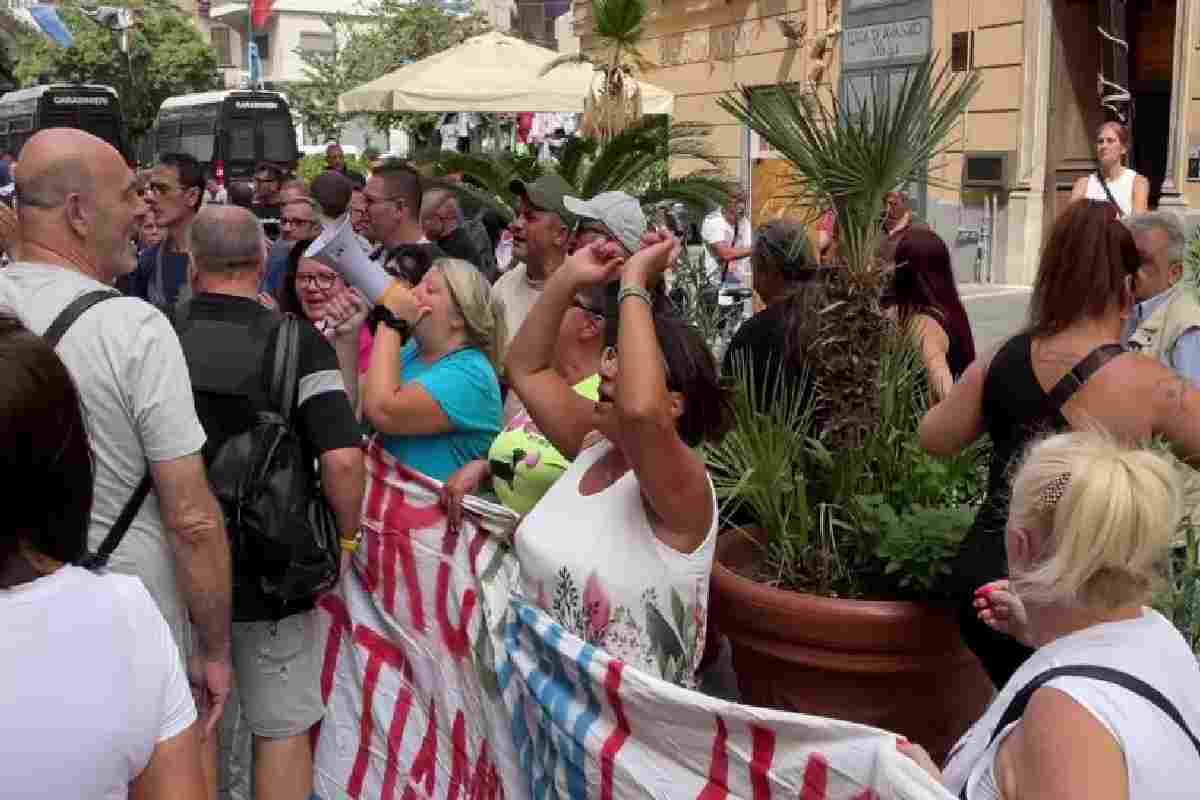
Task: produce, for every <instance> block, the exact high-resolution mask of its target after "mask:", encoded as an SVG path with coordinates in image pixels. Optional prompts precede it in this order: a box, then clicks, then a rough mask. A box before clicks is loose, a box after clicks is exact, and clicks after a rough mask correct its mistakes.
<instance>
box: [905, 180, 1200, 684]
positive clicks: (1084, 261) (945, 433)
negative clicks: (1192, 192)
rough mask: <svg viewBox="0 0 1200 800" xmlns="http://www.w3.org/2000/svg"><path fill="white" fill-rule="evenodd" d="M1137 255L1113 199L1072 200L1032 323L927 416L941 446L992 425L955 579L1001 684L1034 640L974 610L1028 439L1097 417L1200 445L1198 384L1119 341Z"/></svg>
mask: <svg viewBox="0 0 1200 800" xmlns="http://www.w3.org/2000/svg"><path fill="white" fill-rule="evenodd" d="M1140 264H1141V258H1140V256H1139V255H1138V251H1137V247H1136V246H1135V245H1134V241H1133V236H1132V235H1131V234H1130V232H1129V230H1128V229H1127V228H1126V227H1125V226H1124V225H1122V224H1121V223H1120V222H1119V221H1117V219H1116V209H1115V208H1114V207H1113V206H1112V205H1111V204H1110V203H1108V202H1107V201H1103V202H1100V201H1089V200H1080V201H1076V202H1074V203H1072V204H1071V205H1070V206H1068V207H1067V210H1066V211H1065V212H1064V213H1063V214H1062V216H1060V217H1059V218H1058V221H1057V222H1056V223H1055V225H1054V228H1053V230H1052V231H1051V233H1050V238H1049V240H1048V241H1047V242H1046V246H1045V248H1044V249H1043V251H1042V258H1041V264H1040V265H1039V267H1038V274H1037V279H1036V281H1035V283H1034V287H1033V296H1032V298H1031V299H1030V306H1029V324H1028V325H1027V327H1026V328H1025V330H1024V331H1022V332H1021V333H1019V334H1017V335H1016V336H1014V337H1012V338H1011V339H1009V340H1008V341H1007V342H1005V343H1004V344H1003V345H1001V347H1000V348H999V350H998V351H997V352H995V353H993V354H989V355H987V356H984V357H982V358H977V359H976V360H975V361H974V362H973V363H972V364H971V366H969V367H968V368H967V370H966V372H964V373H963V376H962V379H961V380H960V381H959V382H958V383H956V384H955V385H954V388H953V389H951V391H950V394H949V396H948V397H946V399H945V400H943V401H942V402H940V403H939V404H937V405H936V406H934V407H933V408H932V409H930V410H929V412H928V413H927V414H926V415H925V418H924V419H923V420H922V421H921V429H920V436H921V446H922V447H924V448H925V449H926V450H927V451H929V452H930V453H933V454H934V455H942V456H949V455H952V454H955V453H959V452H961V451H962V450H963V449H965V448H966V447H967V446H968V445H970V444H971V443H972V442H974V441H975V440H977V439H978V438H980V437H981V436H983V435H984V434H985V433H987V434H988V435H989V436H990V437H991V441H992V456H991V464H990V467H989V476H988V489H987V496H986V497H985V499H984V502H983V506H982V507H981V508H980V510H979V513H978V515H977V516H976V518H975V523H974V524H973V525H972V527H971V530H970V532H969V533H968V534H967V538H966V540H965V541H964V542H963V544H962V547H961V549H960V551H959V555H958V557H957V558H956V560H955V562H954V564H953V575H952V578H951V585H950V586H949V589H950V592H951V595H952V600H953V602H954V606H955V609H956V611H957V613H958V621H959V626H960V629H961V630H962V634H963V639H964V641H965V642H966V643H967V645H968V646H969V647H970V648H971V649H972V650H973V651H974V652H975V654H976V655H977V656H978V657H979V659H980V661H981V662H982V663H983V666H984V668H985V669H986V670H987V672H988V675H989V676H990V677H991V679H992V682H993V683H994V684H995V685H996V687H997V688H1000V687H1002V686H1004V684H1005V683H1006V682H1007V681H1008V679H1009V678H1010V677H1011V676H1012V674H1013V672H1014V671H1016V670H1017V668H1018V667H1020V666H1021V664H1022V663H1023V662H1024V661H1025V659H1027V658H1028V657H1029V655H1030V652H1031V650H1030V649H1029V648H1028V647H1027V646H1025V645H1023V644H1021V643H1020V642H1017V641H1016V640H1014V639H1012V638H1010V637H1008V636H1005V635H1004V634H1002V633H999V632H997V631H995V630H992V629H991V628H990V627H988V626H987V625H985V624H983V623H982V622H981V621H980V620H979V619H978V618H977V616H976V609H975V607H974V600H975V592H976V590H977V589H978V588H979V587H981V586H983V585H984V584H987V583H990V582H992V581H995V580H998V579H1002V578H1004V577H1005V576H1006V572H1007V567H1006V565H1005V553H1004V531H1005V525H1006V520H1007V518H1008V506H1009V495H1010V490H1011V485H1012V484H1011V481H1012V467H1013V465H1014V463H1015V460H1016V459H1017V458H1018V457H1019V456H1020V454H1021V453H1022V452H1023V451H1024V450H1025V449H1026V448H1027V447H1028V446H1029V444H1030V442H1032V441H1033V439H1035V438H1036V437H1038V436H1040V435H1042V434H1045V433H1050V432H1065V431H1070V430H1087V429H1093V428H1100V429H1103V430H1106V431H1108V432H1109V433H1111V434H1112V435H1114V436H1115V437H1117V438H1118V439H1119V440H1120V441H1123V442H1126V443H1140V442H1145V441H1148V440H1150V439H1151V438H1152V437H1155V436H1161V437H1163V438H1164V439H1166V440H1167V442H1168V443H1170V445H1171V446H1172V448H1173V449H1174V450H1175V451H1176V453H1177V454H1178V455H1179V456H1181V457H1184V458H1187V459H1189V460H1191V459H1195V458H1197V457H1200V392H1197V391H1196V390H1195V389H1193V388H1192V386H1191V384H1190V383H1189V382H1188V381H1187V380H1186V379H1184V378H1181V377H1180V376H1179V375H1177V374H1176V373H1174V372H1173V371H1171V370H1170V369H1168V368H1167V367H1165V366H1163V365H1162V364H1160V363H1159V362H1158V361H1156V360H1155V359H1153V358H1150V357H1149V356H1145V355H1141V354H1139V353H1132V352H1129V351H1127V350H1125V349H1124V347H1123V346H1122V345H1121V332H1122V327H1123V320H1124V318H1125V317H1126V316H1127V315H1128V314H1129V312H1130V308H1131V306H1132V303H1133V281H1134V280H1135V276H1136V273H1137V271H1138V268H1139V266H1140ZM1193 463H1194V462H1193Z"/></svg>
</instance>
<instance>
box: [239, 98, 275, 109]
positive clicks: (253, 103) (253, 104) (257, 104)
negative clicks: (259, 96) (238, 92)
mask: <svg viewBox="0 0 1200 800" xmlns="http://www.w3.org/2000/svg"><path fill="white" fill-rule="evenodd" d="M234 105H235V106H237V107H238V108H279V103H269V102H265V101H262V100H238V101H237V102H236V103H234Z"/></svg>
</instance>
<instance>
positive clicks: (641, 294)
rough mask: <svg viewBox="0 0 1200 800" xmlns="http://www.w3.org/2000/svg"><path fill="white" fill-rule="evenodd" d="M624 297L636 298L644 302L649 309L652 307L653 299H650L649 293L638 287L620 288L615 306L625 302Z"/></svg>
mask: <svg viewBox="0 0 1200 800" xmlns="http://www.w3.org/2000/svg"><path fill="white" fill-rule="evenodd" d="M626 297H636V298H638V299H640V300H644V301H645V302H646V305H648V306H650V307H651V308H653V307H654V298H652V297H651V296H650V293H649V292H647V291H646V290H645V289H643V288H642V287H640V286H622V287H621V291H619V292H617V305H620V304H621V303H623V302H625V298H626Z"/></svg>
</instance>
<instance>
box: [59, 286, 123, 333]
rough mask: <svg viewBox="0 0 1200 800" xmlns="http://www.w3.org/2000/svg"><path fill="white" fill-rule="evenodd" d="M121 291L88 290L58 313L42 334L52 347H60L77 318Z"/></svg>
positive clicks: (117, 295) (118, 294)
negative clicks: (68, 329) (64, 336)
mask: <svg viewBox="0 0 1200 800" xmlns="http://www.w3.org/2000/svg"><path fill="white" fill-rule="evenodd" d="M120 296H121V293H120V292H117V291H114V290H112V289H96V290H95V291H91V292H86V293H84V294H81V295H79V297H76V298H75V299H74V300H72V301H71V302H70V303H69V304H68V305H67V307H66V308H64V309H63V310H62V311H60V312H59V313H58V316H57V317H55V318H54V321H53V322H51V323H50V327H49V328H46V332H45V333H43V334H42V338H43V339H45V340H46V341H47V342H48V343H49V344H50V346H51V347H58V343H59V342H60V341H61V340H62V337H63V334H65V333H66V332H67V328H70V327H71V326H72V325H74V324H75V320H77V319H79V318H80V317H81V316H83V312H85V311H87V310H88V309H89V308H91V307H92V306H94V305H96V304H97V303H102V302H104V301H105V300H108V299H110V298H113V297H120Z"/></svg>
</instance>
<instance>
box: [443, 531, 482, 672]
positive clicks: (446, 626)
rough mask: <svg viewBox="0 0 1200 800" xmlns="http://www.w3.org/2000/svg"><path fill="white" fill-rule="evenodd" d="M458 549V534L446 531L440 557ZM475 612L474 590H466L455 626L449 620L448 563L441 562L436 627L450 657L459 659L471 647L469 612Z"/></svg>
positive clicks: (451, 553)
mask: <svg viewBox="0 0 1200 800" xmlns="http://www.w3.org/2000/svg"><path fill="white" fill-rule="evenodd" d="M457 547H458V533H456V532H452V531H450V530H447V531H446V535H445V537H444V538H443V539H442V555H443V556H445V557H449V556H453V555H454V551H455V549H457ZM474 610H475V590H474V589H467V591H466V592H465V593H464V594H463V599H462V604H461V605H460V607H459V615H458V617H459V621H458V624H457V625H455V624H454V623H453V622H451V620H450V562H449V561H442V563H441V564H439V565H438V577H437V615H438V625H439V626H440V627H441V629H442V641H444V642H445V643H446V647H448V648H449V649H450V653H451V655H453V656H454V657H455V658H456V659H461V658H462V657H463V656H465V655H466V654H467V651H468V649H469V648H470V645H471V638H470V627H471V612H473V611H474Z"/></svg>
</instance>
